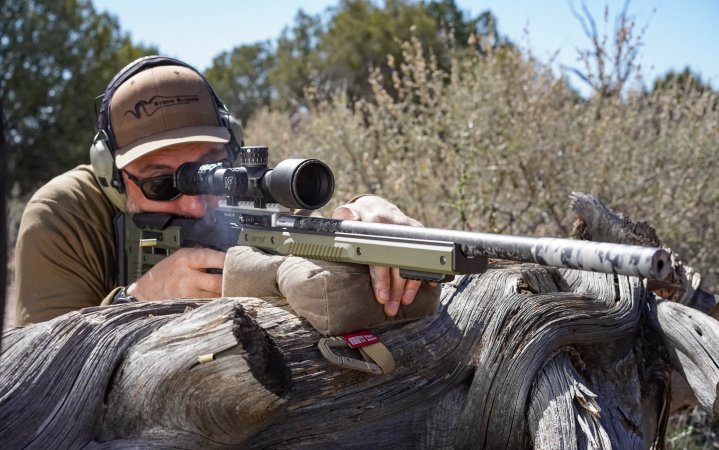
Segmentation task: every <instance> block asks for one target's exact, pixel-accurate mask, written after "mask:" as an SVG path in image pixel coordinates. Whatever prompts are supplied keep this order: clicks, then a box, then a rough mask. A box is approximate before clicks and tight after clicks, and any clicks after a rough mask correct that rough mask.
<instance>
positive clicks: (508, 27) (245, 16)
mask: <svg viewBox="0 0 719 450" xmlns="http://www.w3.org/2000/svg"><path fill="white" fill-rule="evenodd" d="M455 2H456V4H457V5H458V6H459V7H460V9H462V10H463V11H464V12H465V13H466V14H467V17H475V16H477V15H479V14H480V13H481V12H483V11H485V10H487V9H489V10H491V11H492V12H493V13H494V14H495V16H496V17H497V20H498V24H499V32H500V33H501V34H503V35H506V36H508V37H509V38H510V39H511V40H512V41H513V42H514V43H515V44H518V45H519V46H520V47H522V48H523V49H527V50H530V51H531V52H532V53H533V55H534V56H535V57H537V58H538V59H539V60H540V61H543V62H548V61H550V60H552V58H553V57H554V61H555V62H554V67H555V68H557V67H558V66H559V65H564V66H569V67H577V68H580V67H581V65H580V64H579V62H578V59H577V48H583V49H586V48H588V47H589V40H588V38H587V37H586V36H585V35H584V32H583V31H582V27H581V25H580V24H579V22H578V21H577V19H576V18H575V17H574V15H573V13H572V9H571V7H570V4H574V8H575V10H577V11H581V5H582V3H581V1H580V0H504V1H502V0H455ZM93 3H94V4H95V7H96V9H98V10H100V11H107V12H109V13H111V14H113V15H115V16H116V17H117V18H118V19H119V21H120V26H121V28H122V30H124V31H126V32H128V33H129V34H130V36H131V38H132V40H133V42H135V43H140V42H141V43H144V44H146V45H154V46H156V47H158V48H159V50H160V52H161V53H162V54H165V55H167V56H172V57H176V58H179V59H182V60H184V61H186V62H188V63H189V64H191V65H193V66H195V67H196V68H198V69H200V70H204V69H206V68H207V67H209V66H210V64H211V62H212V58H213V57H215V56H217V55H218V54H219V53H221V52H223V51H229V50H232V49H233V48H234V47H236V46H239V45H242V44H252V43H255V42H258V41H264V40H270V41H274V40H275V39H276V38H277V37H278V36H279V35H280V33H281V32H282V30H283V29H284V28H285V27H288V26H291V25H292V23H293V19H294V17H295V14H296V13H297V11H298V10H299V9H300V8H302V10H303V11H305V12H306V13H309V14H320V13H324V14H327V8H331V7H334V6H336V5H337V4H338V3H339V0H335V1H331V0H302V1H301V2H300V1H290V0H265V1H250V0H206V1H204V2H197V1H196V0H150V1H148V0H93ZM585 3H586V4H587V5H588V7H589V9H590V10H591V11H592V14H593V16H594V18H595V20H596V22H597V26H598V30H599V32H600V34H601V33H603V32H604V31H605V29H606V27H605V23H604V21H603V17H604V8H605V6H607V7H608V8H609V18H610V20H609V22H608V27H609V29H608V30H607V31H608V32H609V33H610V34H611V29H612V27H613V26H614V17H615V16H616V15H617V14H618V13H619V12H620V11H621V9H622V7H623V5H624V0H606V1H604V0H601V1H597V0H586V2H585ZM629 13H630V15H632V16H633V17H634V18H635V20H636V23H637V25H638V27H639V28H640V29H641V28H645V31H644V38H643V42H644V45H643V47H642V48H641V50H640V59H639V62H640V63H641V65H642V69H641V73H642V75H643V77H644V79H645V80H647V81H648V82H649V83H651V81H652V80H653V79H654V78H656V77H657V76H661V75H662V74H664V73H666V72H667V71H669V70H674V71H680V70H682V69H683V68H684V67H686V66H688V67H690V68H691V69H692V71H693V72H694V73H697V74H699V75H700V76H701V78H702V80H703V81H705V82H709V83H711V84H712V86H714V87H715V88H719V48H717V42H718V41H719V40H718V39H717V38H718V37H719V32H717V29H718V28H719V27H717V24H719V0H634V1H632V2H630V4H629ZM574 82H575V83H578V82H576V81H574ZM577 87H579V88H580V89H581V87H582V86H577Z"/></svg>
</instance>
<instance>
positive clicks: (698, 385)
mask: <svg viewBox="0 0 719 450" xmlns="http://www.w3.org/2000/svg"><path fill="white" fill-rule="evenodd" d="M594 200H595V199H592V198H591V197H586V196H581V195H577V196H575V198H574V208H575V210H576V211H580V208H579V207H578V206H577V204H581V205H585V204H586V203H587V202H590V203H591V202H592V201H594ZM605 214H613V213H611V211H609V210H607V212H605ZM578 215H579V216H580V218H579V220H580V222H584V223H583V224H580V225H579V226H578V228H579V229H581V231H582V233H584V234H585V235H586V234H588V233H590V232H591V229H592V227H593V226H594V225H593V224H592V223H587V221H586V218H587V217H590V216H589V215H588V214H584V215H582V214H581V213H579V212H578ZM599 222H601V221H595V222H594V223H599ZM595 233H596V231H595ZM613 233H615V236H614V237H615V238H616V233H618V232H617V231H616V230H615V231H614V232H613ZM614 241H615V242H616V241H621V239H614ZM442 295H443V297H442V305H441V308H440V311H439V312H438V313H437V314H436V315H434V316H431V317H427V318H425V319H421V320H417V321H414V322H411V323H408V324H404V325H387V326H384V327H381V328H379V329H376V330H375V332H376V334H378V335H379V336H381V338H382V340H383V341H384V342H385V344H386V345H387V347H388V348H389V349H391V351H392V353H393V355H394V357H395V360H396V363H397V368H396V370H395V371H394V372H392V373H389V374H385V375H381V376H375V375H370V374H366V373H362V372H357V371H352V370H348V369H343V368H340V367H337V366H334V365H331V364H330V363H328V362H327V361H326V360H325V359H324V358H323V357H322V356H321V354H320V352H319V350H318V348H317V342H318V339H319V337H320V336H319V335H318V334H317V333H316V332H315V331H314V330H313V329H312V328H311V327H310V326H309V325H308V324H307V323H306V322H305V321H304V320H302V319H300V318H298V317H297V316H295V315H294V314H293V313H292V311H291V310H290V309H289V308H288V307H287V306H286V304H283V303H282V302H281V301H279V300H278V301H273V302H268V301H265V300H260V299H253V298H222V299H217V300H213V301H210V302H192V301H168V302H158V303H146V304H130V305H119V306H113V307H106V308H100V307H98V308H89V309H84V310H81V311H78V312H73V313H70V314H67V315H64V316H62V317H59V318H57V319H54V320H52V321H49V322H45V323H40V324H36V325H31V326H27V327H24V328H14V329H10V330H8V331H7V332H5V334H4V336H3V339H2V345H3V350H2V355H1V356H0V443H2V448H5V449H14V448H25V447H34V448H127V447H133V448H135V447H139V448H147V447H151V448H225V447H230V448H237V447H241V448H313V449H314V448H367V447H376V448H509V449H515V448H527V447H530V446H534V447H536V448H552V449H554V448H587V447H592V448H609V447H612V448H622V449H624V448H647V447H649V446H651V445H656V446H659V447H661V446H662V445H663V437H664V427H665V425H666V420H667V417H668V414H669V410H670V399H671V389H672V384H671V380H672V378H671V374H672V371H676V372H677V373H679V374H680V375H681V376H682V377H683V378H684V379H685V380H686V382H687V383H688V385H689V387H690V388H691V390H692V391H693V393H694V395H695V396H696V399H697V400H698V402H699V404H700V405H702V407H703V408H704V409H705V410H706V411H707V413H708V414H710V416H711V417H713V418H714V420H717V419H718V418H719V400H718V390H719V322H717V321H716V320H715V319H713V318H711V317H709V316H707V315H706V314H704V313H703V312H700V311H697V310H695V309H692V308H689V307H687V306H685V305H682V304H680V303H676V302H669V301H666V300H662V299H658V298H657V297H656V296H655V295H654V294H653V293H652V292H651V291H650V290H649V289H647V287H646V286H645V282H644V280H642V279H639V278H633V277H625V276H614V275H606V274H598V273H591V272H580V271H574V270H557V269H548V268H543V267H540V266H537V265H532V264H507V263H502V262H495V263H494V264H493V265H492V267H491V268H490V270H489V271H488V272H486V273H484V274H481V275H472V276H464V277H459V278H457V279H456V280H455V281H454V282H453V283H451V284H448V285H446V286H445V287H444V289H443V293H442Z"/></svg>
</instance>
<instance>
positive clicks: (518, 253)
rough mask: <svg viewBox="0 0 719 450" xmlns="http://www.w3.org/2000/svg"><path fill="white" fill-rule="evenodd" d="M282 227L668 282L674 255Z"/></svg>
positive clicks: (373, 227) (486, 237)
mask: <svg viewBox="0 0 719 450" xmlns="http://www.w3.org/2000/svg"><path fill="white" fill-rule="evenodd" d="M277 225H278V226H281V227H287V228H294V229H297V230H305V231H316V232H335V233H350V234H354V235H365V236H384V237H393V238H404V239H417V240H424V241H427V240H429V241H437V242H454V243H456V244H459V245H460V246H461V249H462V252H464V254H465V255H466V256H469V257H472V256H486V257H488V258H495V259H506V260H513V261H524V262H534V263H537V264H540V265H543V266H551V267H565V268H569V269H580V270H590V271H595V272H603V273H616V274H620V275H629V276H641V277H645V278H650V279H656V280H663V279H664V278H666V277H667V276H668V275H669V271H670V270H671V263H670V258H669V254H668V253H667V252H666V250H664V249H662V248H658V247H645V246H639V245H624V244H613V243H607V242H594V241H581V240H574V239H558V238H546V237H540V238H534V237H526V236H511V235H503V234H494V233H476V232H470V231H456V230H443V229H438V228H426V227H412V226H406V225H394V224H381V223H372V222H358V221H350V220H336V219H325V218H319V217H302V216H290V215H283V216H281V217H280V218H279V219H278V221H277Z"/></svg>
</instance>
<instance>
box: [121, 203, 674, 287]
mask: <svg viewBox="0 0 719 450" xmlns="http://www.w3.org/2000/svg"><path fill="white" fill-rule="evenodd" d="M270 208H271V206H270ZM125 242H126V243H127V244H128V245H127V267H128V269H127V274H128V277H129V282H132V281H134V280H135V279H137V278H138V277H139V276H141V275H142V274H143V273H145V272H146V271H147V270H148V269H149V268H150V267H152V266H153V265H155V264H156V263H157V262H159V261H160V260H162V259H163V258H165V257H166V256H168V255H169V254H171V253H172V252H174V251H176V250H177V249H179V248H182V247H198V246H201V247H208V248H214V249H217V250H227V249H228V248H229V247H232V246H234V245H245V246H250V247H254V248H257V249H260V250H263V251H265V252H267V253H272V254H278V255H295V256H300V257H304V258H310V259H320V260H326V261H336V262H345V263H356V264H366V265H380V266H388V267H397V268H399V269H400V273H401V275H402V276H403V277H404V278H408V279H420V280H427V281H445V280H447V279H448V278H449V277H448V276H452V275H456V274H467V273H481V272H484V271H485V270H486V269H487V258H496V259H504V260H513V261H520V262H533V263H537V264H541V265H545V266H552V267H565V268H570V269H581V270H591V271H598V272H605V273H616V274H621V275H631V276H640V277H646V278H650V279H659V280H661V279H664V278H665V277H666V275H667V274H668V272H669V270H670V264H669V256H668V254H667V252H666V251H665V250H663V249H661V248H654V247H643V246H636V245H621V244H611V243H602V242H592V241H578V240H572V239H555V238H531V237H524V236H508V235H501V234H491V233H474V232H467V231H453V230H443V229H436V228H423V227H410V226H403V225H389V224H379V223H367V222H356V221H348V220H335V219H326V218H319V217H305V216H298V215H292V214H290V213H289V212H282V211H278V210H275V211H272V210H271V209H267V208H264V209H263V210H259V211H258V210H257V209H256V208H253V207H251V206H248V207H247V208H243V207H238V206H229V207H228V206H223V207H220V208H218V209H217V210H216V211H215V212H214V220H195V219H187V218H178V217H172V216H169V215H164V214H140V215H135V216H134V217H133V218H132V219H129V218H128V219H127V220H126V241H125Z"/></svg>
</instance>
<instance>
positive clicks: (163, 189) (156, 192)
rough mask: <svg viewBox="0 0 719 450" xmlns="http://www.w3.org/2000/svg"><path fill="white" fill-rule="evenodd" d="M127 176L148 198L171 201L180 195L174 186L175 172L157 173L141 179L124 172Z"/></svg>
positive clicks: (157, 200) (156, 200)
mask: <svg viewBox="0 0 719 450" xmlns="http://www.w3.org/2000/svg"><path fill="white" fill-rule="evenodd" d="M125 174H126V175H127V178H129V179H130V181H132V182H133V183H135V184H136V185H137V187H139V188H140V190H141V191H142V194H143V195H144V196H145V198H147V199H148V200H152V201H155V202H171V201H172V200H174V199H176V198H178V197H179V196H181V195H182V192H180V191H178V190H177V188H176V187H175V174H174V173H168V174H167V175H159V176H156V177H150V178H143V179H142V180H141V179H139V178H137V177H135V176H133V175H132V174H130V173H128V172H125Z"/></svg>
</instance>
